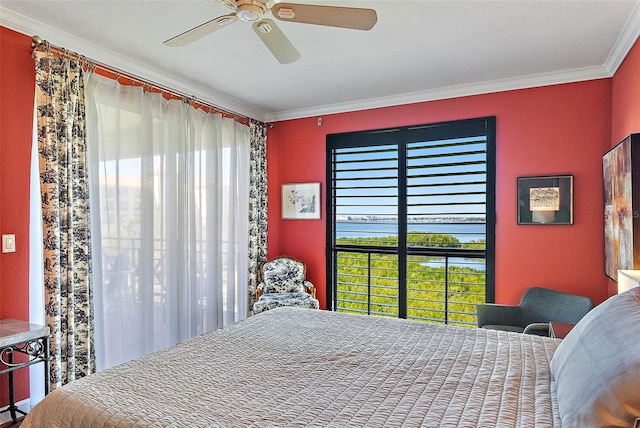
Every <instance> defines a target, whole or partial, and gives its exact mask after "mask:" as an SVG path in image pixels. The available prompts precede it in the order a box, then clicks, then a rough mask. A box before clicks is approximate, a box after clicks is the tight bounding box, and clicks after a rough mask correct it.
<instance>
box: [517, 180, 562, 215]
mask: <svg viewBox="0 0 640 428" xmlns="http://www.w3.org/2000/svg"><path fill="white" fill-rule="evenodd" d="M518 224H539V225H543V224H573V175H553V176H544V177H518Z"/></svg>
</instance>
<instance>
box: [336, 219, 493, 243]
mask: <svg viewBox="0 0 640 428" xmlns="http://www.w3.org/2000/svg"><path fill="white" fill-rule="evenodd" d="M407 230H408V232H409V233H411V232H421V233H432V234H445V235H452V236H454V237H455V238H457V239H458V240H459V241H460V242H469V241H477V240H480V239H485V230H486V228H485V225H484V223H445V222H438V223H418V222H410V223H408V224H407ZM397 234H398V224H397V223H395V222H391V221H361V220H358V221H337V222H336V238H368V237H371V238H379V237H382V236H391V235H397Z"/></svg>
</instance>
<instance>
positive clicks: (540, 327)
mask: <svg viewBox="0 0 640 428" xmlns="http://www.w3.org/2000/svg"><path fill="white" fill-rule="evenodd" d="M523 333H525V334H537V335H538V336H549V323H548V322H534V323H531V324H529V325H528V326H526V327H525V328H524V331H523Z"/></svg>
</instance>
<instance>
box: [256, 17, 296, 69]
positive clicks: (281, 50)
mask: <svg viewBox="0 0 640 428" xmlns="http://www.w3.org/2000/svg"><path fill="white" fill-rule="evenodd" d="M253 31H255V32H256V34H257V35H258V37H260V40H262V42H263V43H264V44H265V46H267V48H268V49H269V50H270V51H271V53H272V54H273V56H274V57H276V59H277V60H278V62H279V63H280V64H290V63H292V62H295V61H297V60H298V59H300V52H298V50H297V49H296V48H295V47H294V46H293V45H292V44H291V42H290V41H289V39H287V36H285V35H284V33H283V32H282V30H280V28H278V26H277V25H276V23H275V22H273V21H272V20H271V19H263V20H261V21H258V22H254V24H253Z"/></svg>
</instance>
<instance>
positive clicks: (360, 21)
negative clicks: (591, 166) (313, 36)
mask: <svg viewBox="0 0 640 428" xmlns="http://www.w3.org/2000/svg"><path fill="white" fill-rule="evenodd" d="M271 13H272V14H273V16H274V17H275V18H277V19H279V20H281V21H292V22H302V23H305V24H316V25H327V26H329V27H342V28H351V29H354V30H370V29H372V28H373V26H374V25H376V22H378V15H377V14H376V11H375V10H373V9H361V8H355V7H338V6H318V5H311V4H297V3H276V4H275V5H273V7H272V8H271Z"/></svg>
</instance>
